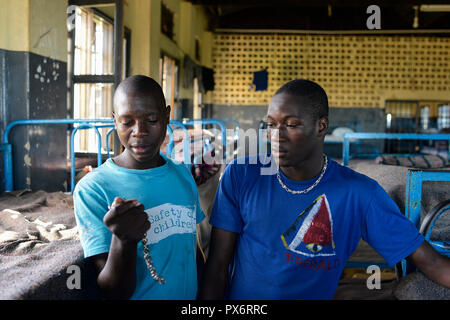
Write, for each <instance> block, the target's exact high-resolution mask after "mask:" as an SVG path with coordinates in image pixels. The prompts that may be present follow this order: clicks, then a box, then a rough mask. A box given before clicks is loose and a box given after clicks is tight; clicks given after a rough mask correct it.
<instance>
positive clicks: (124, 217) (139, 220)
mask: <svg viewBox="0 0 450 320" xmlns="http://www.w3.org/2000/svg"><path fill="white" fill-rule="evenodd" d="M103 221H104V222H105V225H106V226H107V227H108V229H109V230H110V231H111V232H112V233H113V235H112V239H111V246H110V249H109V253H103V254H99V255H96V256H93V257H92V258H91V260H92V263H93V265H94V267H95V269H96V272H97V285H98V287H99V289H100V291H101V293H102V295H103V296H104V297H105V298H107V299H129V298H130V297H131V295H132V294H133V292H134V290H135V288H136V250H137V244H138V242H139V241H140V240H141V239H142V238H143V237H144V236H145V233H146V231H147V230H148V229H149V228H150V222H149V221H148V219H147V214H146V213H145V212H144V207H143V206H142V205H141V204H139V203H137V201H135V200H128V201H125V200H123V199H120V198H116V199H115V200H114V203H113V205H112V206H111V209H110V211H108V213H107V214H106V215H105V217H104V219H103Z"/></svg>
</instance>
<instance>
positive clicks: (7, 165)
mask: <svg viewBox="0 0 450 320" xmlns="http://www.w3.org/2000/svg"><path fill="white" fill-rule="evenodd" d="M224 122H233V123H235V125H236V130H237V133H235V136H236V137H237V139H239V122H238V121H236V120H233V119H222V120H216V119H198V120H190V121H186V124H183V123H182V122H180V121H176V120H171V121H170V122H169V125H168V126H167V130H168V132H169V143H168V145H167V155H168V156H169V157H171V156H172V151H173V146H174V139H173V135H174V129H173V128H172V126H174V127H175V129H177V128H178V129H182V130H183V131H184V139H183V145H184V150H190V141H189V132H188V130H187V128H186V125H194V124H202V125H205V124H214V125H219V127H220V128H221V130H222V139H223V141H224V157H226V153H225V150H226V141H227V140H226V125H224ZM73 124H79V125H78V126H77V127H75V128H69V130H71V131H72V132H71V138H70V161H71V192H73V190H74V187H75V151H74V138H75V135H76V133H77V131H78V130H86V129H93V130H95V132H96V135H97V144H98V154H97V165H98V166H100V165H101V163H102V153H101V149H102V142H101V135H100V132H99V130H98V129H99V128H111V130H109V131H108V133H107V134H106V149H107V157H108V158H110V157H111V155H110V152H109V137H110V135H111V134H112V133H113V132H114V131H115V129H114V120H113V119H30V120H17V121H13V122H11V123H9V124H8V125H7V127H6V129H5V131H4V133H3V143H2V144H0V152H3V153H4V154H3V157H4V172H5V173H4V174H5V186H4V189H5V191H13V190H14V181H13V179H14V176H13V172H14V171H13V160H12V144H10V143H9V134H10V132H11V130H12V129H13V128H14V127H16V126H24V125H73ZM184 164H185V165H190V164H191V157H190V152H184Z"/></svg>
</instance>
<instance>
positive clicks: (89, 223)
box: [74, 154, 204, 300]
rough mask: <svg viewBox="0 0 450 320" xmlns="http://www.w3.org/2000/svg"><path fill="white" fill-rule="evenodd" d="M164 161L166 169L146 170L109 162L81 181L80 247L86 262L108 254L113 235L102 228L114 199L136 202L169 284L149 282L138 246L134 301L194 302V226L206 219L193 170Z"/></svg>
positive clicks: (155, 260)
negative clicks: (140, 206) (92, 257)
mask: <svg viewBox="0 0 450 320" xmlns="http://www.w3.org/2000/svg"><path fill="white" fill-rule="evenodd" d="M161 156H162V157H163V158H164V160H165V161H166V163H165V164H164V165H162V166H161V167H157V168H152V169H146V170H135V169H127V168H123V167H120V166H118V165H116V164H115V163H114V161H113V160H112V159H108V160H107V161H106V162H105V163H104V164H103V165H101V166H100V167H98V168H96V169H95V170H94V171H92V172H91V173H89V174H87V175H86V176H85V177H84V178H83V179H81V180H80V182H79V183H78V184H77V185H76V188H75V191H74V207H75V217H76V221H77V225H78V229H79V233H80V239H81V244H82V247H83V251H84V256H85V257H86V258H87V257H91V256H94V255H98V254H101V253H106V252H109V250H110V244H111V238H112V233H111V232H110V231H109V229H108V228H107V227H106V225H105V224H104V223H103V217H104V216H105V214H106V212H107V211H108V206H109V205H111V204H112V202H113V201H114V198H115V197H121V198H123V199H132V198H135V199H137V200H138V201H139V202H140V203H142V204H143V205H144V207H145V211H146V212H147V214H148V216H149V221H150V223H151V227H150V229H149V231H148V232H147V243H148V248H149V251H150V255H151V259H152V261H153V265H154V267H155V269H156V272H157V273H158V274H160V275H161V276H162V277H164V279H165V280H166V283H165V284H159V283H158V282H157V281H155V280H154V279H153V278H152V277H151V275H150V271H149V270H148V268H147V265H146V263H145V260H144V255H143V244H142V241H140V242H139V244H138V246H137V261H136V288H135V291H134V293H133V295H132V297H131V299H145V300H147V299H148V300H150V299H157V300H166V299H167V300H177V299H182V300H190V299H195V298H196V294H197V269H196V244H197V242H196V224H197V223H199V222H201V221H202V220H203V218H204V214H203V212H202V210H201V207H200V202H199V198H198V191H197V186H196V185H195V182H194V179H193V178H192V175H191V174H190V172H189V170H187V169H186V167H184V165H183V164H180V163H178V162H175V161H173V160H171V159H168V158H167V157H166V156H165V155H163V154H161Z"/></svg>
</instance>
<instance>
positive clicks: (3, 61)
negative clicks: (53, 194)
mask: <svg viewBox="0 0 450 320" xmlns="http://www.w3.org/2000/svg"><path fill="white" fill-rule="evenodd" d="M66 10H67V1H64V0H39V1H37V0H28V1H23V0H18V1H6V0H0V20H1V21H2V23H4V21H7V22H6V23H5V25H4V27H2V28H1V29H0V87H1V88H2V89H1V90H0V118H1V121H0V134H2V136H3V132H4V130H5V128H6V125H7V124H8V123H10V122H12V121H15V120H23V119H48V118H65V117H66V116H67V96H66V92H67V84H66V83H67V63H66V61H67V27H66V17H67V13H66ZM66 135H67V126H58V127H54V126H53V127H50V126H26V127H16V128H14V129H13V130H12V131H11V134H10V135H9V138H10V143H12V145H13V166H14V187H15V189H26V188H31V189H33V190H38V189H45V190H48V191H56V190H62V191H65V190H66V181H67V151H66V145H67V139H66ZM61 146H64V147H63V148H61ZM0 168H1V169H0V174H1V181H0V182H1V185H0V192H1V191H3V183H4V172H3V159H2V160H1V161H0Z"/></svg>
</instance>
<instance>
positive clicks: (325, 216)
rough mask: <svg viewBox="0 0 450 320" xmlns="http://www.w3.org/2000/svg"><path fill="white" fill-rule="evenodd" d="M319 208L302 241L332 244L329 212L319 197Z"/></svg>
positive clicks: (325, 244)
mask: <svg viewBox="0 0 450 320" xmlns="http://www.w3.org/2000/svg"><path fill="white" fill-rule="evenodd" d="M321 200H322V201H321V204H320V209H319V211H318V212H317V214H316V216H315V217H314V219H313V221H312V222H311V225H310V226H309V228H308V231H306V233H305V235H304V237H303V243H305V244H309V243H314V244H318V245H321V246H331V245H332V232H331V223H330V213H329V212H328V208H327V205H326V204H325V201H324V199H323V198H322V199H321Z"/></svg>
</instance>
